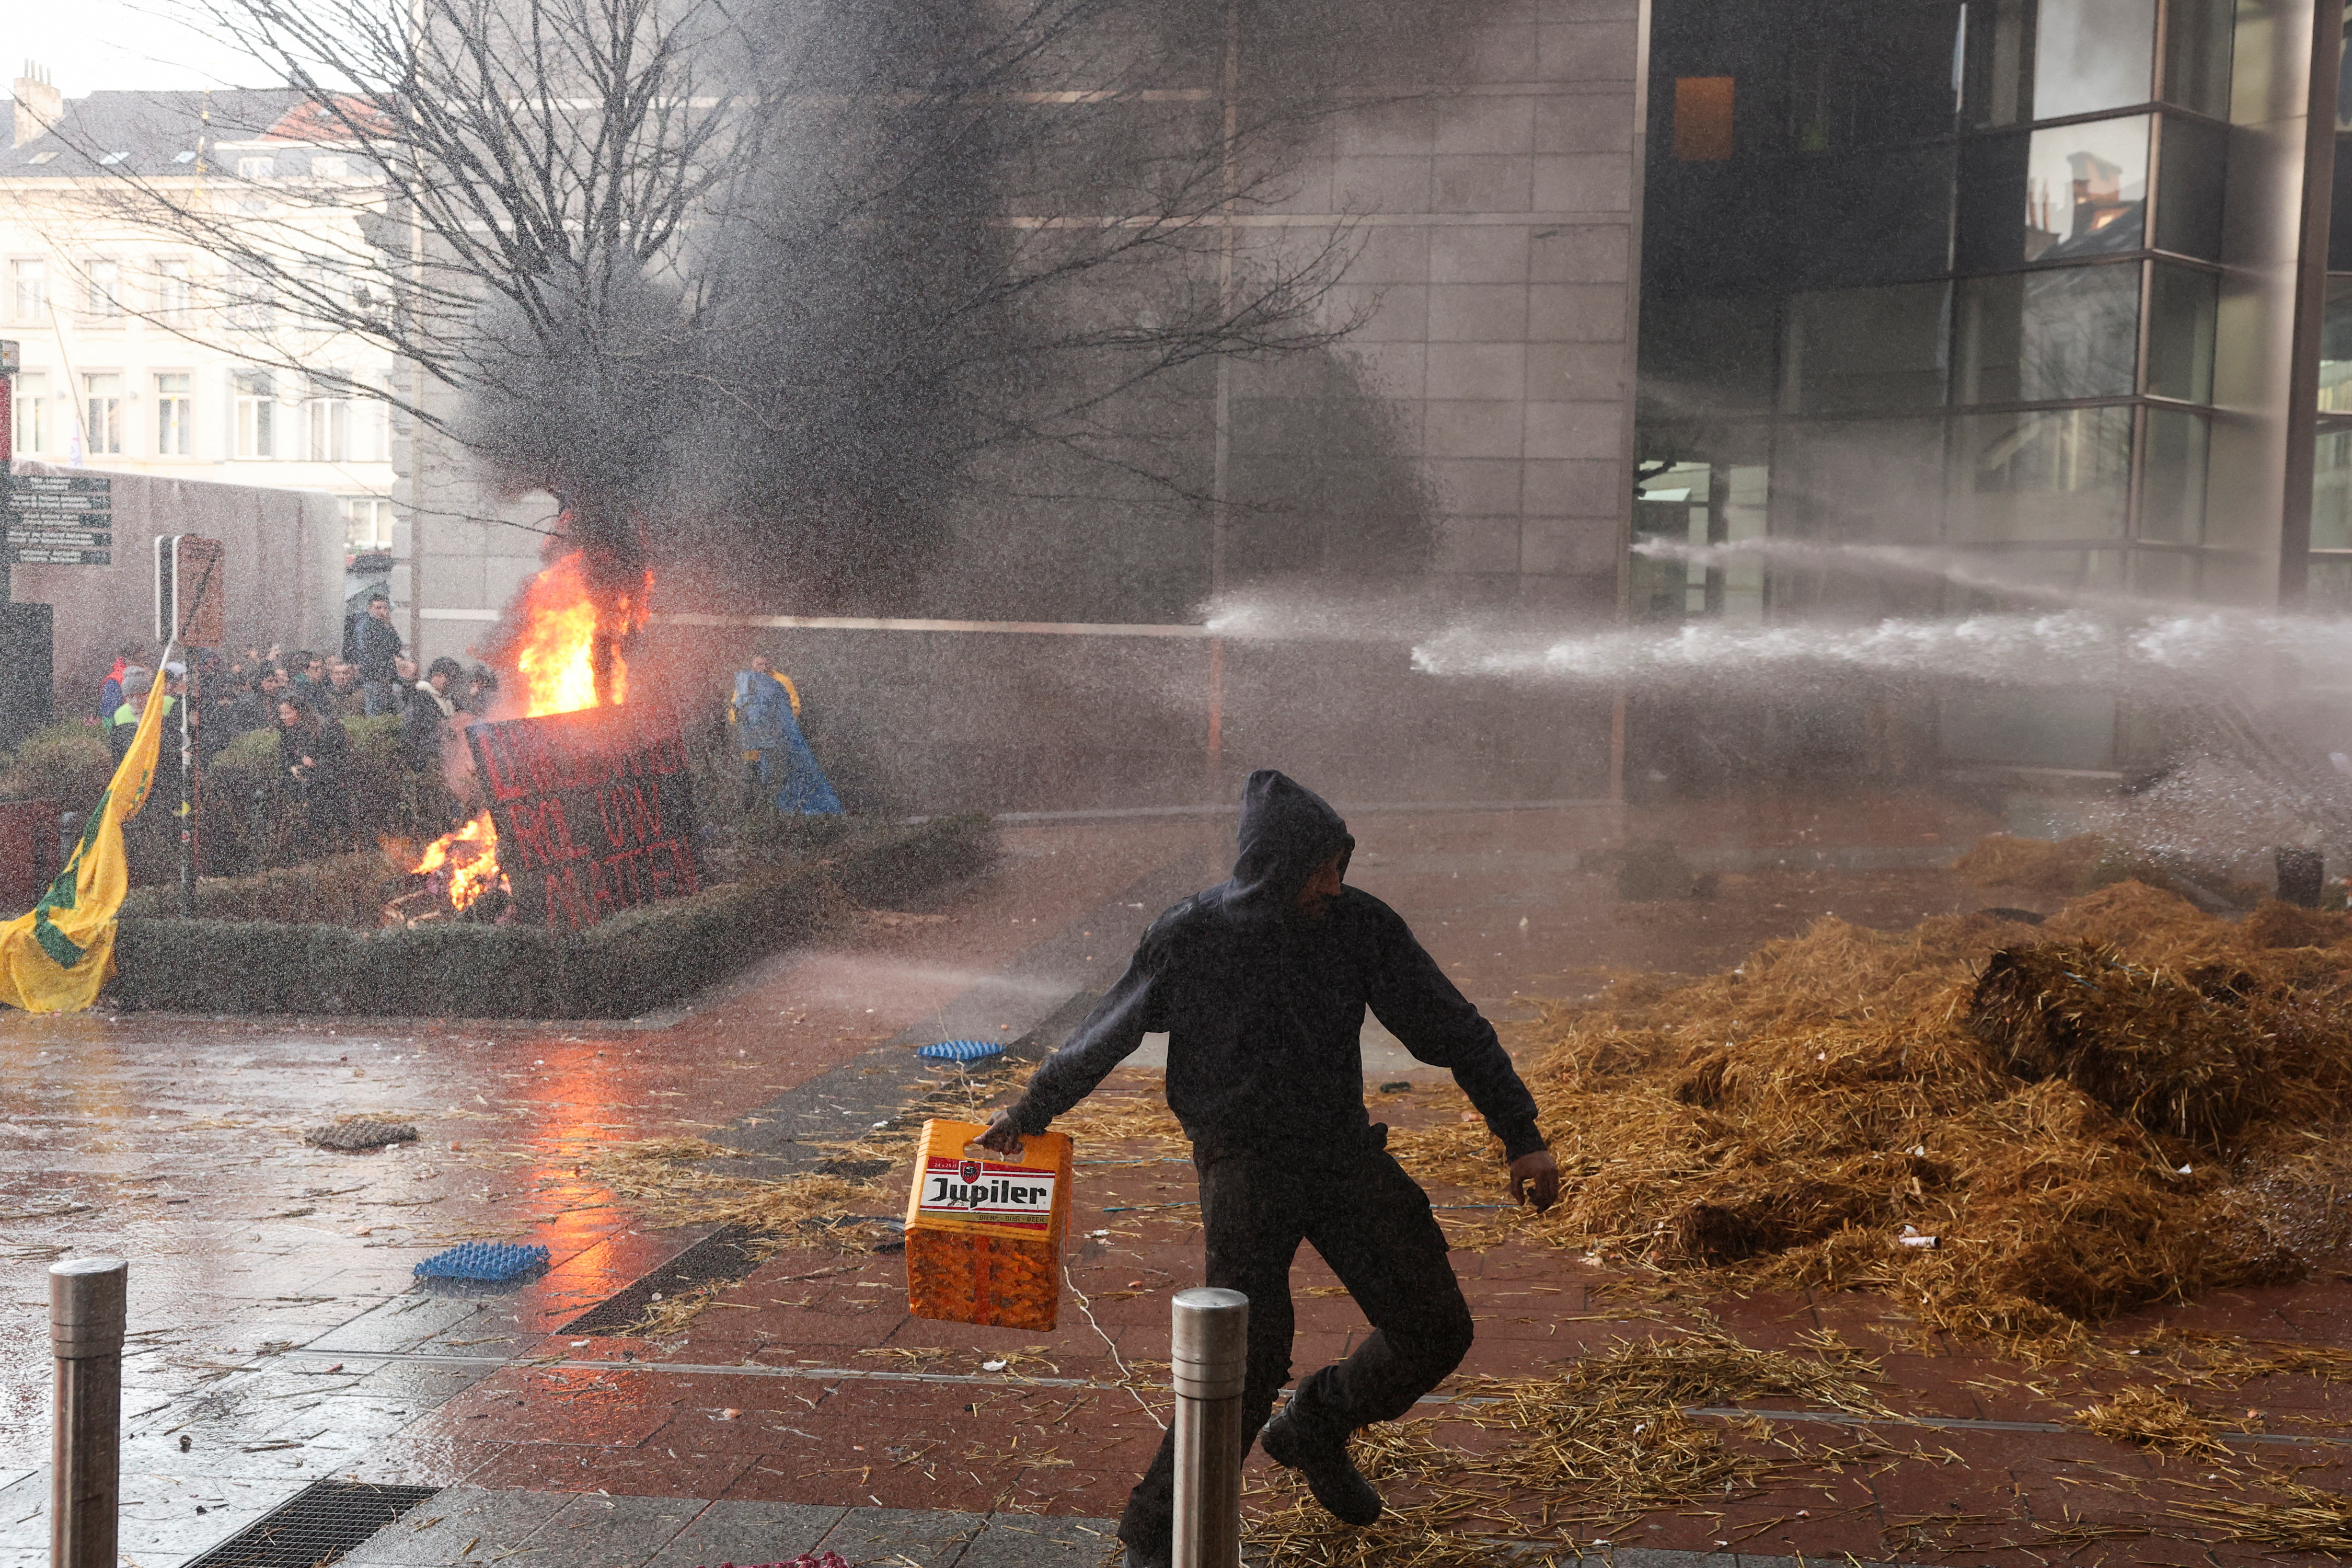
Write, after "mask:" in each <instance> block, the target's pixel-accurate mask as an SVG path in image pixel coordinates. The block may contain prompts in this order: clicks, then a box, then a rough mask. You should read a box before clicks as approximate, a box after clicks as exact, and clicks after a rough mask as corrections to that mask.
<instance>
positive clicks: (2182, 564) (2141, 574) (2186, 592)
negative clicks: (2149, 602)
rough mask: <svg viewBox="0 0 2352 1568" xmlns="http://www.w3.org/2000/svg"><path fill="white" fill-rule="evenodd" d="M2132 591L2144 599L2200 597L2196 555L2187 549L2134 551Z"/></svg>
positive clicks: (2132, 558)
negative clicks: (2198, 594)
mask: <svg viewBox="0 0 2352 1568" xmlns="http://www.w3.org/2000/svg"><path fill="white" fill-rule="evenodd" d="M2131 590H2132V592H2133V593H2135V594H2137V595H2139V596H2140V597H2142V598H2144V599H2193V598H2195V597H2196V596H2197V557H2196V556H2194V555H2191V554H2190V553H2189V552H2187V551H2185V550H2135V551H2133V552H2132V554H2131Z"/></svg>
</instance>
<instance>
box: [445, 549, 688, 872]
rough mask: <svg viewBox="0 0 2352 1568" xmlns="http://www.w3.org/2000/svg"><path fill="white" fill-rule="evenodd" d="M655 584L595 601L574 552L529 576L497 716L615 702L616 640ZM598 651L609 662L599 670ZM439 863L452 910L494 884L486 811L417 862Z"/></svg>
mask: <svg viewBox="0 0 2352 1568" xmlns="http://www.w3.org/2000/svg"><path fill="white" fill-rule="evenodd" d="M652 588H653V574H652V573H650V572H648V573H647V574H646V580H645V586H644V587H643V588H641V589H639V590H638V591H637V592H636V593H635V594H622V595H614V599H613V602H612V603H611V604H609V605H600V604H598V603H597V601H596V597H595V595H594V594H593V592H592V591H591V589H590V587H589V584H588V573H587V565H586V563H585V562H583V560H582V559H581V552H578V551H576V550H575V551H573V552H572V553H571V554H569V555H566V556H564V557H563V558H562V560H560V561H558V562H556V563H554V564H553V565H551V566H550V567H548V568H547V570H545V571H544V572H541V574H539V575H538V576H536V577H534V578H532V579H531V580H530V582H529V583H528V584H525V585H524V587H523V593H522V610H521V615H522V630H521V633H520V636H519V637H517V638H516V639H515V644H514V665H515V669H514V675H515V679H514V697H513V700H512V701H511V702H510V703H508V704H505V705H503V706H505V707H507V708H508V709H509V711H508V712H506V713H504V714H502V715H501V716H502V717H509V718H524V719H536V718H540V717H541V716H542V715H545V714H549V713H576V712H578V711H580V710H582V709H583V708H601V707H604V706H605V705H607V704H610V705H612V706H615V707H617V706H619V704H620V703H621V701H622V700H623V699H624V698H625V696H626V695H627V693H628V685H629V667H628V663H627V661H626V660H625V659H624V658H622V657H621V650H620V643H621V639H622V638H624V637H626V636H627V635H628V634H629V633H630V632H633V631H635V630H636V629H637V628H638V627H639V626H643V625H645V619H646V607H645V601H646V595H647V594H648V593H649V592H650V591H651V590H652ZM600 652H601V653H603V654H604V658H605V659H606V661H607V664H606V668H604V670H603V671H601V672H600V671H599V670H598V668H597V656H598V654H599V653H600ZM600 673H601V675H602V679H601V680H600V679H599V676H600ZM444 867H447V868H448V869H449V902H450V903H451V905H453V906H454V907H456V908H457V909H460V910H462V909H466V908H468V907H470V906H471V905H472V904H473V902H474V900H477V899H478V898H480V897H481V896H482V894H483V893H485V892H487V891H488V890H489V889H491V888H494V887H496V886H497V885H498V882H499V834H498V829H497V828H496V827H494V826H491V823H490V814H489V813H488V812H487V811H486V812H484V813H482V815H480V816H477V817H476V818H474V820H473V821H471V822H468V823H467V824H466V826H463V827H460V828H459V829H457V831H456V832H455V833H449V834H444V835H443V836H442V837H439V838H436V839H435V840H434V841H433V842H432V843H431V844H429V845H427V846H425V854H424V857H423V858H421V859H419V860H418V861H417V863H416V871H417V873H418V874H420V875H422V874H424V873H425V872H429V871H437V870H440V869H441V868H444Z"/></svg>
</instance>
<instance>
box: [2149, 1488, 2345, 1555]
mask: <svg viewBox="0 0 2352 1568" xmlns="http://www.w3.org/2000/svg"><path fill="white" fill-rule="evenodd" d="M2261 1484H2262V1485H2263V1486H2264V1487H2265V1488H2267V1489H2268V1490H2269V1491H2270V1492H2271V1493H2272V1494H2273V1495H2271V1496H2269V1497H2259V1496H2246V1495H2224V1494H2222V1493H2221V1492H2219V1491H2212V1492H2211V1493H2210V1496H2209V1497H2207V1498H2204V1499H2200V1500H2194V1501H2190V1502H2187V1503H2183V1504H2180V1505H2178V1506H2177V1507H2175V1508H2174V1509H2173V1510H2172V1511H2173V1513H2174V1514H2175V1515H2176V1516H2178V1517H2179V1518H2181V1519H2184V1520H2187V1521H2190V1522H2191V1523H2195V1524H2202V1525H2206V1526H2209V1527H2210V1528H2212V1529H2216V1530H2219V1531H2221V1533H2222V1534H2223V1535H2224V1536H2226V1537H2227V1538H2228V1539H2230V1540H2231V1541H2239V1542H2246V1543H2247V1544H2249V1545H2253V1546H2260V1547H2263V1548H2264V1549H2265V1550H2267V1551H2271V1552H2327V1553H2329V1554H2331V1555H2334V1556H2347V1555H2352V1497H2347V1496H2346V1495H2344V1494H2343V1493H2341V1492H2331V1491H2327V1490H2326V1489H2322V1488H2319V1487H2315V1486H2310V1485H2307V1484H2305V1483H2304V1482H2302V1481H2298V1480H2295V1479H2293V1478H2292V1477H2289V1476H2282V1475H2266V1476H2263V1477H2262V1478H2261Z"/></svg>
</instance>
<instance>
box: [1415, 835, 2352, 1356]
mask: <svg viewBox="0 0 2352 1568" xmlns="http://www.w3.org/2000/svg"><path fill="white" fill-rule="evenodd" d="M2347 1002H2352V919H2347V917H2345V916H2342V915H2328V914H2320V913H2317V912H2315V911H2309V910H2294V909H2289V908H2287V907H2286V906H2284V905H2276V904H2272V905H2265V906H2263V908H2262V909H2260V910H2256V911H2255V912H2254V913H2253V914H2252V915H2251V916H2249V917H2247V918H2246V919H2244V920H2242V921H2226V920H2221V919H2217V918H2215V917H2213V916H2210V915H2207V914H2204V913H2201V912H2200V911H2199V910H2197V909H2196V908H2195V907H2194V906H2192V905H2190V904H2189V903H2188V902H2186V901H2185V900H2181V899H2179V898H2177V897H2175V896H2173V895H2171V894H2169V893H2166V892H2162V891H2159V890H2158V889H2153V888H2150V887H2148V886H2147V885H2145V884H2143V883H2140V882H2136V881H2126V882H2119V883H2116V884H2115V885H2114V886H2111V887H2107V888H2105V889H2100V890H2099V891H2097V892H2095V893H2091V894H2088V895H2086V896H2084V897H2082V898H2079V899H2076V900H2074V901H2073V902H2071V903H2069V904H2067V905H2066V906H2065V907H2064V908H2063V910H2060V911H2059V912H2058V913H2056V914H2054V915H2053V916H2051V917H2049V919H2048V920H2046V921H2043V922H2042V924H2040V925H2038V926H2037V925H2034V924H2031V923H2028V922H2025V921H2018V920H2014V919H2011V918H2010V917H2009V915H2008V914H2007V913H2006V912H2003V911H1986V912H1983V913H1979V914H1972V915H1960V916H1948V917H1939V918H1937V919H1933V920H1929V921H1923V922H1922V923H1921V924H1920V925H1919V926H1918V927H1916V929H1914V930H1912V931H1902V932H1881V931H1871V930H1867V929H1865V928H1863V927H1860V926H1855V925H1853V924H1850V923H1848V922H1846V921H1840V920H1836V919H1833V918H1830V919H1823V920H1821V921H1816V922H1815V923H1814V924H1813V926H1812V927H1811V930H1809V931H1806V932H1805V933H1804V934H1803V935H1801V936H1800V937H1796V938H1793V939H1790V940H1786V941H1780V942H1771V943H1768V944H1767V945H1766V946H1765V947H1763V948H1762V949H1760V950H1759V952H1756V953H1754V954H1752V955H1751V956H1750V957H1749V958H1748V959H1747V960H1746V961H1745V962H1744V963H1741V964H1739V965H1738V966H1737V967H1735V968H1733V969H1732V970H1730V971H1728V972H1726V973H1719V974H1713V975H1708V976H1706V977H1703V978H1699V979H1696V980H1690V979H1682V978H1677V977H1671V976H1642V977H1634V978H1629V979H1625V980H1622V981H1621V982H1619V983H1618V984H1612V985H1611V986H1608V987H1607V988H1606V989H1604V990H1603V991H1602V992H1601V994H1599V995H1598V996H1597V997H1594V998H1590V999H1587V1000H1585V1001H1582V1002H1578V1003H1556V1004H1546V1005H1543V1007H1542V1015H1541V1016H1540V1017H1539V1019H1538V1020H1537V1021H1536V1022H1534V1023H1532V1024H1530V1025H1527V1026H1521V1027H1520V1033H1519V1037H1518V1038H1517V1041H1516V1042H1515V1044H1516V1045H1517V1055H1518V1058H1519V1060H1520V1062H1521V1067H1522V1072H1523V1074H1524V1076H1526V1077H1527V1079H1528V1083H1529V1087H1530V1088H1531V1089H1533V1090H1534V1092H1535V1095H1536V1098H1537V1100H1538V1105H1539V1107H1540V1109H1541V1112H1542V1122H1543V1126H1544V1129H1545V1131H1546V1132H1547V1133H1548V1134H1549V1137H1550V1139H1551V1142H1552V1148H1553V1152H1554V1153H1555V1154H1556V1155H1557V1157H1558V1158H1559V1162H1560V1166H1561V1170H1562V1173H1563V1175H1564V1177H1565V1181H1564V1184H1563V1186H1564V1191H1563V1197H1562V1201H1561V1203H1560V1205H1559V1206H1558V1207H1556V1208H1555V1209H1554V1210H1553V1211H1552V1212H1551V1213H1550V1214H1549V1215H1545V1216H1543V1217H1541V1218H1540V1219H1538V1218H1536V1217H1535V1216H1533V1215H1526V1216H1516V1215H1515V1216H1508V1217H1507V1219H1505V1220H1503V1221H1500V1222H1495V1223H1491V1224H1489V1225H1488V1226H1486V1232H1487V1236H1486V1239H1500V1238H1501V1237H1505V1236H1508V1237H1517V1238H1518V1239H1519V1240H1521V1241H1522V1242H1533V1243H1538V1244H1549V1245H1552V1246H1557V1247H1573V1248H1576V1249H1578V1250H1580V1251H1581V1252H1583V1253H1585V1254H1587V1255H1588V1256H1589V1257H1591V1258H1598V1259H1600V1260H1601V1261H1602V1262H1605V1263H1610V1264H1615V1265H1620V1266H1623V1267H1625V1268H1630V1269H1632V1270H1633V1271H1634V1272H1636V1273H1637V1274H1641V1275H1646V1276H1649V1277H1652V1278H1664V1279H1676V1278H1686V1279H1705V1281H1706V1287H1707V1288H1709V1289H1751V1288H1782V1289H1795V1288H1809V1287H1810V1288H1828V1289H1874V1290H1880V1291H1884V1292H1885V1293H1886V1294H1887V1295H1889V1296H1890V1297H1892V1298H1893V1299H1894V1300H1895V1301H1896V1302H1897V1303H1898V1304H1899V1306H1900V1308H1901V1309H1902V1310H1903V1311H1904V1312H1906V1313H1907V1314H1908V1315H1909V1316H1910V1317H1911V1318H1912V1319H1913V1320H1914V1321H1916V1324H1917V1325H1918V1326H1919V1327H1920V1328H1921V1329H1922V1330H1926V1329H1943V1330H1949V1331H1959V1332H1962V1333H1965V1334H1969V1335H1972V1336H1978V1337H1987V1338H1993V1339H2000V1340H2009V1341H2024V1340H2032V1341H2037V1342H2042V1344H2044V1345H2045V1346H2046V1345H2050V1344H2053V1343H2054V1342H2076V1343H2079V1342H2080V1341H2081V1338H2082V1334H2083V1331H2084V1327H2085V1326H2086V1325H2089V1324H2095V1323H2096V1322H2099V1321H2103V1320H2105V1319H2107V1318H2109V1317H2112V1316H2114V1315H2115V1314H2116V1313H2119V1312H2123V1311H2126V1310H2131V1309H2133V1308H2136V1307H2139V1306H2143V1305H2146V1304H2148V1303H2151V1302H2156V1301H2163V1300H2186V1299H2189V1298H2191V1297H2194V1296H2196V1295H2197V1294H2199V1293H2200V1292H2201V1291H2205V1290H2208V1289H2214V1288H2217V1287H2221V1286H2226V1285H2239V1284H2252V1283H2262V1282H2269V1281H2278V1280H2285V1279H2294V1278H2297V1277H2299V1276H2300V1275H2302V1274H2303V1273H2305V1272H2306V1271H2307V1270H2308V1269H2309V1268H2310V1267H2312V1266H2313V1264H2314V1263H2315V1262H2316V1261H2318V1260H2319V1259H2321V1258H2325V1257H2326V1256H2328V1255H2330V1254H2331V1253H2333V1252H2335V1251H2336V1250H2337V1249H2338V1248H2340V1247H2342V1246H2343V1245H2344V1243H2345V1241H2346V1239H2347V1237H2346V1231H2345V1221H2344V1219H2343V1218H2342V1217H2341V1216H2340V1215H2339V1214H2338V1213H2337V1205H2336V1203H2335V1201H2334V1198H2335V1194H2336V1191H2337V1190H2338V1189H2339V1187H2340V1189H2341V1190H2342V1191H2345V1192H2347V1193H2352V1156H2347V1153H2345V1152H2343V1151H2344V1150H2345V1149H2346V1147H2347V1144H2346V1141H2345V1140H2344V1138H2343V1137H2342V1136H2341V1132H2342V1123H2343V1122H2344V1121H2345V1119H2346V1117H2347V1110H2352V1012H2347ZM1391 1149H1393V1150H1394V1151H1395V1152H1397V1153H1398V1154H1399V1156H1400V1158H1402V1160H1403V1161H1404V1162H1405V1163H1406V1164H1407V1166H1408V1167H1409V1168H1410V1169H1412V1171H1413V1172H1414V1173H1415V1174H1417V1175H1419V1176H1421V1177H1422V1178H1423V1180H1425V1181H1438V1182H1444V1183H1447V1184H1454V1185H1457V1186H1462V1187H1469V1188H1483V1189H1485V1190H1486V1191H1488V1192H1499V1190H1500V1188H1501V1186H1502V1181H1501V1175H1500V1163H1499V1161H1498V1159H1497V1157H1496V1156H1497V1151H1496V1148H1495V1145H1494V1143H1493V1141H1492V1140H1491V1139H1490V1138H1489V1137H1488V1136H1487V1134H1486V1130H1485V1128H1484V1127H1483V1126H1481V1125H1479V1124H1478V1123H1476V1122H1475V1121H1438V1122H1436V1123H1434V1124H1433V1125H1428V1126H1423V1127H1419V1128H1413V1129H1408V1130H1402V1131H1399V1132H1398V1133H1396V1134H1395V1135H1394V1136H1393V1137H1392V1138H1391ZM1455 1239H1456V1241H1457V1244H1459V1243H1462V1242H1464V1241H1465V1239H1469V1240H1475V1239H1478V1238H1475V1237H1465V1236H1464V1235H1463V1234H1461V1233H1459V1232H1456V1233H1455Z"/></svg>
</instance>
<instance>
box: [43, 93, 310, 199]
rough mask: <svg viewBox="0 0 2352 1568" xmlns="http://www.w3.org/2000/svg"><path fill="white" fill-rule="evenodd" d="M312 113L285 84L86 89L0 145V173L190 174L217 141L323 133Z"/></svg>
mask: <svg viewBox="0 0 2352 1568" xmlns="http://www.w3.org/2000/svg"><path fill="white" fill-rule="evenodd" d="M318 119H319V117H318V115H317V113H316V111H315V110H313V109H311V108H310V99H309V96H308V95H307V94H305V93H303V92H300V91H298V90H296V89H292V88H232V89H220V90H215V91H152V92H131V91H114V92H93V93H90V94H89V96H87V97H85V98H75V99H68V100H65V103H64V106H63V109H62V110H61V111H60V112H59V114H58V118H57V120H56V121H55V123H54V124H52V125H50V126H49V127H48V128H47V130H45V131H43V132H41V133H39V134H37V135H35V136H33V137H31V138H30V139H29V140H27V141H26V142H24V143H23V144H22V145H20V146H16V147H12V148H8V149H5V150H0V178H5V179H34V178H41V177H44V176H46V177H49V178H55V179H72V178H77V177H87V176H89V175H91V174H140V175H149V176H152V175H160V174H194V173H195V172H196V165H197V162H198V159H199V157H200V156H203V157H205V158H206V159H209V158H210V157H211V156H212V155H213V154H212V150H213V149H215V148H217V147H224V146H234V147H237V148H240V149H251V148H255V147H257V146H261V147H266V146H267V145H268V143H271V142H285V143H289V144H293V145H299V144H304V143H314V142H320V141H325V140H328V139H329V138H328V136H327V135H325V134H324V133H323V130H322V128H321V127H320V125H319V123H318ZM284 172H286V173H289V174H290V173H296V172H298V171H295V170H291V169H289V170H286V171H284Z"/></svg>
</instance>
